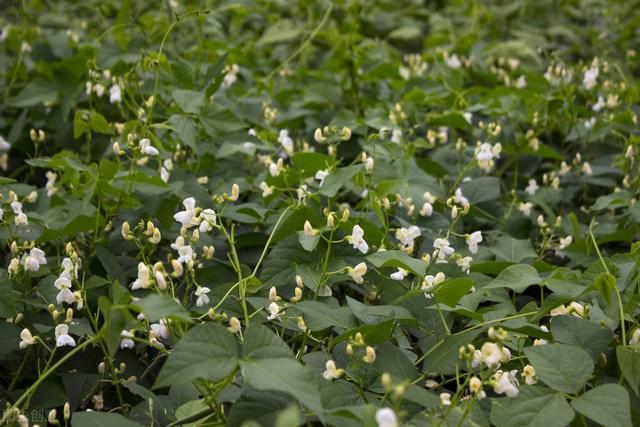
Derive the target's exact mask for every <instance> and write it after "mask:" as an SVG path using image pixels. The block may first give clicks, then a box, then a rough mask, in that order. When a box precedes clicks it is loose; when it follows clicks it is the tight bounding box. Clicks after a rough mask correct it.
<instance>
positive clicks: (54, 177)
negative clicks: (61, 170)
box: [44, 171, 58, 197]
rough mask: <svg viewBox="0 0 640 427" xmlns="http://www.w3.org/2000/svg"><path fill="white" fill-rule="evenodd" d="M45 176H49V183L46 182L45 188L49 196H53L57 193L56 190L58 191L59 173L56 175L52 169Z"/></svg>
mask: <svg viewBox="0 0 640 427" xmlns="http://www.w3.org/2000/svg"><path fill="white" fill-rule="evenodd" d="M45 176H46V177H47V183H46V184H45V186H44V188H45V189H46V190H47V197H51V196H53V195H54V194H55V192H56V191H58V189H57V188H56V186H55V184H56V181H57V180H58V175H56V174H55V173H54V172H52V171H47V173H46V174H45Z"/></svg>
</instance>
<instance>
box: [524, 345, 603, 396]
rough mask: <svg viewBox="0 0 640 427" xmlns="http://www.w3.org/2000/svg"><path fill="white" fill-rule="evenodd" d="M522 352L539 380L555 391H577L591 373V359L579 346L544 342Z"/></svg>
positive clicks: (573, 392)
mask: <svg viewBox="0 0 640 427" xmlns="http://www.w3.org/2000/svg"><path fill="white" fill-rule="evenodd" d="M524 353H525V355H526V356H527V358H528V359H529V362H530V363H531V364H532V365H533V367H534V368H535V370H536V375H537V376H538V377H539V378H540V380H542V382H544V383H545V384H547V385H548V386H549V387H551V388H552V389H554V390H557V391H562V392H565V393H571V394H575V393H578V392H580V391H581V390H582V388H583V387H584V386H585V384H586V383H587V381H588V380H589V378H591V374H592V373H593V368H594V364H593V360H592V359H591V356H590V355H589V353H587V352H586V351H585V350H583V349H581V348H580V347H576V346H573V345H566V344H545V345H538V346H533V347H527V348H525V349H524Z"/></svg>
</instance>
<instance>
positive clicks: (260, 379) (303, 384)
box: [240, 358, 323, 415]
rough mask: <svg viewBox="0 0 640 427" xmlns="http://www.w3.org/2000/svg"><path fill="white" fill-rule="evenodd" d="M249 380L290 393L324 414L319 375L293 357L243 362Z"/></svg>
mask: <svg viewBox="0 0 640 427" xmlns="http://www.w3.org/2000/svg"><path fill="white" fill-rule="evenodd" d="M240 366H241V367H242V373H243V376H244V379H245V381H246V382H247V384H249V385H250V386H252V387H253V388H255V389H257V390H277V391H283V392H285V393H289V394H290V395H291V396H293V397H295V398H296V399H298V401H300V403H302V404H303V405H304V406H306V407H307V408H309V409H310V410H312V411H313V412H315V413H316V415H321V414H322V412H323V409H322V403H321V400H320V391H319V386H318V378H319V375H318V374H317V373H315V372H314V371H312V370H311V369H310V368H308V367H306V366H303V365H301V364H300V363H298V362H297V361H296V360H293V359H284V358H276V359H257V360H254V359H250V360H243V361H241V362H240Z"/></svg>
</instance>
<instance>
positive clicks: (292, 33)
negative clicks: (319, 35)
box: [257, 19, 302, 45]
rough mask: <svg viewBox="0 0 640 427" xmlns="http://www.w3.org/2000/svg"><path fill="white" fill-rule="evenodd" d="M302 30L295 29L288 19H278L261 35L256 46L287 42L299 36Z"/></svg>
mask: <svg viewBox="0 0 640 427" xmlns="http://www.w3.org/2000/svg"><path fill="white" fill-rule="evenodd" d="M301 32H302V29H301V28H299V27H296V26H295V24H294V23H293V21H291V20H290V19H279V20H278V21H276V23H275V24H273V25H271V26H270V27H269V28H267V30H266V31H265V32H264V33H262V36H261V37H260V39H259V40H258V42H257V44H258V45H265V44H272V43H282V42H288V41H291V40H293V39H295V38H296V37H298V36H299V35H300V33H301Z"/></svg>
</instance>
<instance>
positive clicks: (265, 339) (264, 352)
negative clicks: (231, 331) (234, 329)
mask: <svg viewBox="0 0 640 427" xmlns="http://www.w3.org/2000/svg"><path fill="white" fill-rule="evenodd" d="M242 357H243V359H276V358H287V357H289V358H293V353H292V352H291V349H290V348H289V346H288V345H287V344H286V343H285V342H284V341H283V340H282V338H280V337H279V336H277V335H276V334H274V333H273V331H271V329H269V328H267V327H266V326H263V325H261V324H259V323H252V324H251V326H249V328H247V330H245V332H244V344H243V345H242Z"/></svg>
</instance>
